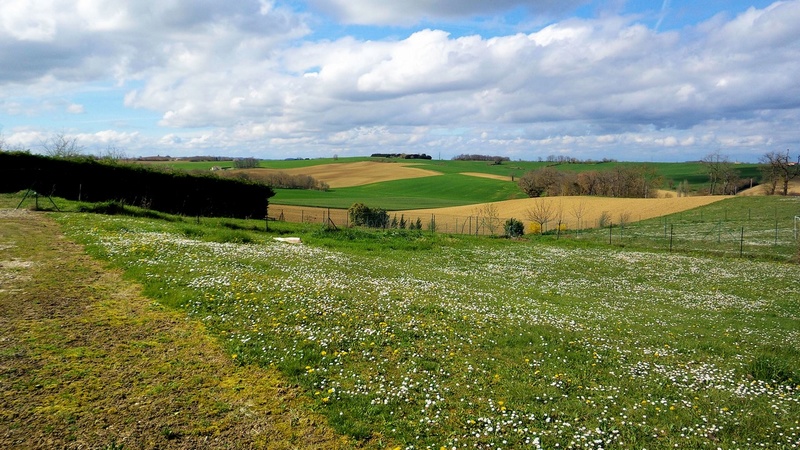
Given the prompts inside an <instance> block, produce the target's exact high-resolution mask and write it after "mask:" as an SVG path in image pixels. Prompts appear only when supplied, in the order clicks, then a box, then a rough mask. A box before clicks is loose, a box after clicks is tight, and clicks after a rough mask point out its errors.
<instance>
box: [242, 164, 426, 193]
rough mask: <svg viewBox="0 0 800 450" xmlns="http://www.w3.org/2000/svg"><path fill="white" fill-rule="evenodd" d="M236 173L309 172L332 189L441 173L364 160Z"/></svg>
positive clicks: (411, 166)
mask: <svg viewBox="0 0 800 450" xmlns="http://www.w3.org/2000/svg"><path fill="white" fill-rule="evenodd" d="M235 172H239V173H246V174H248V175H249V176H251V177H252V178H254V179H258V177H259V175H260V174H264V173H269V172H284V173H288V174H290V175H308V176H311V177H314V179H316V180H318V181H324V182H325V183H328V186H330V187H331V188H342V187H351V186H361V185H365V184H372V183H380V182H383V181H392V180H403V179H408V178H421V177H430V176H435V175H441V173H440V172H435V171H432V170H427V169H420V168H417V167H414V164H406V163H388V162H377V161H361V162H354V163H335V164H320V165H317V166H311V167H301V168H297V169H281V170H278V169H242V170H237V171H235Z"/></svg>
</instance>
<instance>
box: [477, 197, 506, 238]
mask: <svg viewBox="0 0 800 450" xmlns="http://www.w3.org/2000/svg"><path fill="white" fill-rule="evenodd" d="M476 216H478V220H479V221H480V224H481V225H482V226H483V227H484V229H486V230H489V234H491V235H492V236H494V234H495V231H496V230H497V228H498V227H499V226H500V210H499V209H498V208H497V205H495V204H494V203H487V204H485V205H483V206H482V207H481V208H479V209H478V210H477V212H476Z"/></svg>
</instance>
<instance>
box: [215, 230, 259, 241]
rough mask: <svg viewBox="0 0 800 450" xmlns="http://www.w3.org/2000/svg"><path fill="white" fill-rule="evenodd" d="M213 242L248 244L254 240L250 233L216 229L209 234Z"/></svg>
mask: <svg viewBox="0 0 800 450" xmlns="http://www.w3.org/2000/svg"><path fill="white" fill-rule="evenodd" d="M209 237H210V238H211V239H212V240H213V241H214V242H221V243H223V244H250V243H252V242H255V241H254V239H253V237H252V236H250V233H246V232H244V231H240V230H218V231H216V232H214V233H213V234H212V235H210V236H209Z"/></svg>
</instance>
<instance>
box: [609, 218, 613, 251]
mask: <svg viewBox="0 0 800 450" xmlns="http://www.w3.org/2000/svg"><path fill="white" fill-rule="evenodd" d="M613 230H614V222H611V223H609V224H608V245H611V236H612V234H613V232H614V231H613Z"/></svg>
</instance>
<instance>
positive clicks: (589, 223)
mask: <svg viewBox="0 0 800 450" xmlns="http://www.w3.org/2000/svg"><path fill="white" fill-rule="evenodd" d="M726 198H730V197H727V196H722V195H715V196H707V197H672V198H606V197H544V198H526V199H517V200H507V201H503V202H495V203H490V204H477V205H468V206H456V207H451V208H433V209H413V210H405V211H392V212H390V213H389V215H390V216H391V217H394V216H397V217H398V218H399V217H401V216H403V217H405V219H406V220H408V221H416V219H417V218H420V220H421V221H422V223H423V225H424V226H425V227H427V224H428V223H430V220H431V218H435V220H436V229H437V230H439V231H442V232H445V233H469V232H472V231H474V229H475V228H474V227H475V224H476V223H478V221H479V219H478V218H479V217H481V216H485V215H486V213H485V208H486V206H487V205H491V207H492V208H496V211H497V213H496V214H497V217H498V218H499V219H500V221H501V223H502V222H505V220H507V219H509V218H512V217H513V218H516V219H518V220H520V221H522V222H523V223H525V224H526V229H527V227H528V226H529V224H530V223H532V221H531V220H530V218H529V213H528V212H529V210H533V209H535V208H536V207H537V204H538V203H539V202H544V204H545V205H549V207H550V209H551V211H552V216H551V217H552V218H551V220H550V221H549V222H548V224H549V225H548V227H550V228H552V227H555V226H556V224H557V223H558V222H559V221H560V222H561V223H562V224H563V225H564V226H565V227H566V228H567V229H575V228H577V227H578V216H580V228H593V227H596V226H597V224H598V219H599V218H600V216H601V215H602V214H603V213H606V214H607V216H608V217H609V219H610V220H611V222H613V223H615V224H617V223H619V222H620V221H621V220H624V221H625V222H628V223H630V222H636V221H639V220H645V219H650V218H653V217H659V216H663V215H666V214H672V213H676V212H681V211H686V210H688V209H692V208H696V207H699V206H704V205H708V204H710V203H714V202H718V201H720V200H723V199H726ZM269 215H270V217H271V218H274V219H278V220H286V221H289V222H310V223H325V222H327V221H328V219H330V220H331V221H332V222H333V224H335V225H336V226H345V225H347V223H348V221H347V211H346V210H344V209H333V208H330V209H329V208H313V207H306V206H284V205H272V206H270V209H269ZM559 217H560V219H559ZM501 227H502V224H501Z"/></svg>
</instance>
